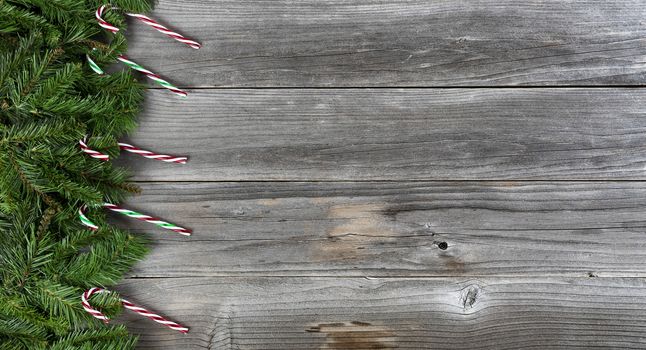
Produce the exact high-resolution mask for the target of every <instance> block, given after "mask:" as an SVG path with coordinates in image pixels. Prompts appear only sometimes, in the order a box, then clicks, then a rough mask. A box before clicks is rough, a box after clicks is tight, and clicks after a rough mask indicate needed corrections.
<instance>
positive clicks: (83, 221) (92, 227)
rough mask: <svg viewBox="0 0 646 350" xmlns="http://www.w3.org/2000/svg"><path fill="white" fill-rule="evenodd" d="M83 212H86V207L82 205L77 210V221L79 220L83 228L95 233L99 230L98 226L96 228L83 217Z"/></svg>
mask: <svg viewBox="0 0 646 350" xmlns="http://www.w3.org/2000/svg"><path fill="white" fill-rule="evenodd" d="M85 210H87V206H86V205H84V206H82V207H80V208H79V219H80V220H81V223H82V224H83V225H84V226H87V228H89V229H90V230H92V231H96V230H98V229H99V226H97V225H96V224H95V223H93V222H92V221H91V220H90V219H88V217H87V216H86V215H85Z"/></svg>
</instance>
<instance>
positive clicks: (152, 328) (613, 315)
mask: <svg viewBox="0 0 646 350" xmlns="http://www.w3.org/2000/svg"><path fill="white" fill-rule="evenodd" d="M643 5H644V3H643V1H638V0H616V1H602V0H525V1H516V0H475V1H465V0H433V1H431V0H413V1H403V0H358V1H340V0H334V1H330V0H318V1H313V0H303V1H282V0H279V1H274V0H248V1H246V0H242V1H241V0H235V1H234V0H218V1H214V0H176V1H172V0H160V1H158V3H157V6H156V9H155V11H154V12H153V13H152V14H151V16H152V17H154V18H156V19H159V20H160V21H162V23H165V24H167V25H169V26H170V27H172V28H175V29H177V30H178V31H180V32H182V33H184V34H186V35H188V36H191V37H194V38H196V39H197V40H199V41H201V42H202V43H203V44H204V47H203V48H202V49H201V50H192V49H189V48H187V47H185V46H184V45H182V44H180V43H177V42H175V41H173V40H171V39H168V38H165V37H164V36H162V35H160V34H159V33H157V32H155V31H154V30H152V29H150V28H148V27H145V26H143V25H141V24H140V23H131V26H130V27H129V28H128V30H127V33H128V35H129V37H130V39H131V41H130V45H129V46H130V50H129V52H128V55H129V56H130V57H131V58H132V59H133V60H135V61H137V62H139V63H141V64H143V65H144V66H146V67H147V68H150V69H151V70H154V71H155V72H157V73H159V74H160V75H162V76H164V77H165V78H167V79H169V80H170V81H173V82H175V83H177V84H178V85H179V86H182V87H186V88H187V89H188V90H189V98H188V99H186V100H181V99H178V98H177V97H176V96H174V95H172V94H170V93H168V92H167V91H164V90H161V89H158V88H157V87H154V88H153V89H152V90H150V91H149V93H148V95H147V101H146V104H145V107H144V113H143V114H142V116H141V127H140V129H139V130H138V131H137V132H136V133H135V134H133V135H132V136H131V138H130V140H131V141H132V142H133V143H134V144H136V145H138V146H141V147H143V148H148V149H152V150H155V151H158V152H164V153H169V154H178V155H183V154H186V155H189V156H190V157H191V160H190V162H189V164H187V165H169V164H163V163H160V162H155V161H150V160H142V159H141V158H137V157H135V156H132V155H125V156H124V157H122V159H120V160H119V162H120V164H122V165H126V166H128V167H130V168H131V170H132V172H133V179H134V181H135V182H137V183H138V185H140V186H141V187H142V189H143V193H142V195H140V196H137V197H133V198H131V199H130V200H129V201H128V202H127V203H124V206H127V207H130V208H133V209H137V210H139V211H142V212H145V213H149V214H152V215H157V216H160V217H163V218H165V219H167V220H169V221H172V222H176V223H178V224H181V225H184V226H187V227H190V228H192V229H194V231H195V232H194V235H193V236H191V237H183V236H179V235H174V234H173V233H169V232H168V231H163V230H161V229H158V228H157V227H155V226H151V225H146V224H143V223H140V222H136V221H133V220H128V219H125V218H123V217H119V216H115V215H112V218H113V220H114V221H115V223H116V224H117V225H120V226H124V227H128V228H130V229H132V230H133V231H135V232H137V234H145V235H147V236H148V237H149V238H150V239H151V242H152V252H151V254H150V255H149V257H148V258H147V259H146V260H145V261H142V262H141V263H140V264H138V266H137V267H136V268H135V269H134V270H133V271H132V272H131V274H130V277H129V278H127V279H126V280H124V281H123V282H122V283H121V285H120V287H119V290H120V291H121V292H122V293H123V294H124V296H127V297H128V299H131V300H133V301H136V302H138V303H140V304H142V305H146V306H148V307H150V308H151V309H154V310H156V311H158V312H160V313H162V314H164V315H166V316H168V317H169V318H171V319H174V320H177V321H180V322H181V323H183V324H186V325H187V326H189V327H190V328H191V332H190V333H189V334H188V335H181V334H179V333H177V332H173V331H170V330H168V329H166V328H163V327H160V326H158V325H156V324H154V323H152V322H150V321H149V320H145V319H141V318H140V317H138V316H133V315H128V314H127V313H126V314H125V315H124V317H123V318H122V319H121V321H123V322H126V323H127V324H128V325H129V326H130V328H131V330H132V331H133V332H134V333H136V334H140V335H141V342H140V344H139V348H141V349H161V350H166V349H168V350H171V349H186V350H189V349H281V350H282V349H419V348H424V349H520V348H522V349H541V350H542V349H564V348H567V349H570V348H581V349H591V348H596V349H644V348H646V337H644V335H643V334H644V330H645V329H646V284H645V282H644V280H643V278H644V277H646V259H645V258H646V230H645V229H644V227H645V226H646V210H645V209H646V136H644V135H646V133H645V132H644V131H646V118H645V116H644V111H645V110H646V102H644V101H646V99H645V98H646V96H645V94H646V92H645V91H644V90H643V89H639V88H638V87H641V86H642V85H643V82H644V80H645V78H646V75H645V73H644V68H646V66H645V64H644V62H645V59H646V55H645V52H646V50H645V49H646V45H645V44H646V39H645V38H646V25H645V24H644V23H645V22H644V21H645V20H644V18H646V7H645V6H643ZM442 242H446V244H447V246H446V247H443V246H441V245H440V243H442ZM442 248H446V249H442Z"/></svg>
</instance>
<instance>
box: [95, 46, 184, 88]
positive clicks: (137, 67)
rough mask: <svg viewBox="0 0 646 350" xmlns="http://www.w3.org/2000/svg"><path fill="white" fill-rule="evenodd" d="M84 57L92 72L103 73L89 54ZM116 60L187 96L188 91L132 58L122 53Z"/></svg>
mask: <svg viewBox="0 0 646 350" xmlns="http://www.w3.org/2000/svg"><path fill="white" fill-rule="evenodd" d="M86 57H87V62H88V64H89V65H90V68H92V70H93V71H94V72H96V73H97V74H104V73H103V70H102V69H101V68H100V67H99V66H98V65H97V64H96V62H94V61H93V60H92V59H91V58H90V56H89V55H86ZM117 60H119V62H121V63H123V64H125V65H126V66H128V67H130V68H132V69H134V70H136V71H138V72H141V73H143V74H144V75H146V76H147V77H148V78H149V79H151V80H153V81H154V82H156V83H157V84H159V85H161V86H163V87H164V88H166V89H168V90H170V91H171V92H173V93H175V94H177V95H179V96H182V97H186V96H188V93H187V92H186V91H184V90H181V89H179V88H178V87H176V86H175V85H173V84H171V83H169V82H168V81H166V80H164V79H162V77H160V76H159V75H157V74H155V73H153V72H151V71H149V70H148V69H146V68H144V67H142V66H141V65H139V64H138V63H137V62H135V61H132V60H130V59H128V58H126V57H125V56H123V55H119V56H117Z"/></svg>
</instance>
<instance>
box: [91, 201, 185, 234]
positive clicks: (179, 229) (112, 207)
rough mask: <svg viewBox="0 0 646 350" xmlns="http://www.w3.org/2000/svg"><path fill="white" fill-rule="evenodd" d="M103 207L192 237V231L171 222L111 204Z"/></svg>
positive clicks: (105, 204)
mask: <svg viewBox="0 0 646 350" xmlns="http://www.w3.org/2000/svg"><path fill="white" fill-rule="evenodd" d="M103 206H104V207H105V208H107V209H110V210H112V211H114V212H117V213H119V214H123V215H125V216H128V217H131V218H133V219H137V220H141V221H146V222H149V223H151V224H155V225H157V226H159V227H161V228H165V229H167V230H171V231H174V232H177V233H179V234H181V235H184V236H190V235H191V230H189V229H186V228H183V227H180V226H177V225H175V224H171V223H169V222H166V221H163V220H161V219H159V218H156V217H152V216H148V215H145V214H141V213H137V212H136V211H133V210H130V209H125V208H122V207H120V206H118V205H114V204H111V203H103Z"/></svg>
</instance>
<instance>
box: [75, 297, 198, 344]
mask: <svg viewBox="0 0 646 350" xmlns="http://www.w3.org/2000/svg"><path fill="white" fill-rule="evenodd" d="M99 293H109V291H108V290H106V289H103V288H97V287H93V288H90V289H88V290H86V291H85V292H84V293H83V294H81V305H83V309H84V310H85V311H87V312H88V313H89V314H90V315H92V316H94V317H95V318H98V319H99V320H102V321H103V322H105V323H108V322H110V319H109V318H108V317H107V316H106V315H104V314H103V313H102V312H101V311H99V310H97V309H95V308H93V307H92V305H90V302H89V299H90V298H91V297H92V295H94V294H99ZM119 300H120V301H121V304H122V305H123V307H125V308H126V309H128V310H131V311H134V312H136V313H138V314H139V315H142V316H145V317H147V318H149V319H151V320H153V321H155V322H157V323H161V324H163V325H164V326H166V327H168V328H170V329H174V330H176V331H179V332H181V333H184V334H186V333H188V328H187V327H184V326H182V325H180V324H179V323H177V322H173V321H170V320H167V319H166V318H164V317H162V316H160V315H157V314H155V313H152V312H150V311H148V310H146V309H144V308H143V307H140V306H137V305H135V304H133V303H131V302H130V301H128V300H126V299H119Z"/></svg>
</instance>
